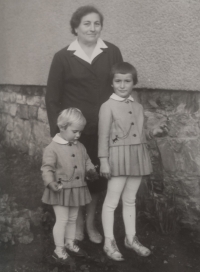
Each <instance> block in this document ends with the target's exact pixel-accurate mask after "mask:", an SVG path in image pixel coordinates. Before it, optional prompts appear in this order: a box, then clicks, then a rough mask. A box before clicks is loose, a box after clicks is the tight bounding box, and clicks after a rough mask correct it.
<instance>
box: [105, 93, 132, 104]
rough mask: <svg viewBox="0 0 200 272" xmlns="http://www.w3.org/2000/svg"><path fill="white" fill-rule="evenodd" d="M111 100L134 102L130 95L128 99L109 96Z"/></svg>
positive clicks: (113, 95)
mask: <svg viewBox="0 0 200 272" xmlns="http://www.w3.org/2000/svg"><path fill="white" fill-rule="evenodd" d="M110 98H111V99H114V100H117V101H125V100H130V101H132V102H133V101H134V99H133V97H132V96H131V95H129V97H128V98H123V97H120V96H119V95H117V94H115V93H113V94H112V95H111V96H110Z"/></svg>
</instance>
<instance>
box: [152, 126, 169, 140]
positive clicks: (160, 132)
mask: <svg viewBox="0 0 200 272" xmlns="http://www.w3.org/2000/svg"><path fill="white" fill-rule="evenodd" d="M168 131H169V129H168V127H167V124H166V123H162V124H160V125H159V126H158V127H155V128H154V129H153V130H152V134H153V136H157V137H161V136H165V135H167V134H168Z"/></svg>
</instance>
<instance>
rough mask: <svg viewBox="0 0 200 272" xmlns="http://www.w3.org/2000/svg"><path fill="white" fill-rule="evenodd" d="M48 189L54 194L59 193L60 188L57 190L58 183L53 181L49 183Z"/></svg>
mask: <svg viewBox="0 0 200 272" xmlns="http://www.w3.org/2000/svg"><path fill="white" fill-rule="evenodd" d="M48 187H49V188H50V189H51V190H52V191H54V192H59V191H60V190H61V188H59V186H58V183H57V182H55V181H52V182H50V183H49V184H48Z"/></svg>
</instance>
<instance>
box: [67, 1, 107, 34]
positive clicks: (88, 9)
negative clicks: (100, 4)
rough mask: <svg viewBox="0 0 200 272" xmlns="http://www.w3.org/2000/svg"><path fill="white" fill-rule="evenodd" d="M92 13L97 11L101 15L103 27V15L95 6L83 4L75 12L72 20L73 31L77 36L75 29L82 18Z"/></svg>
mask: <svg viewBox="0 0 200 272" xmlns="http://www.w3.org/2000/svg"><path fill="white" fill-rule="evenodd" d="M90 13H96V14H98V15H99V18H100V23H101V26H102V27H103V15H102V14H101V12H99V11H98V9H97V8H95V7H94V6H82V7H80V8H78V9H77V10H76V11H75V12H74V13H73V14H72V18H71V20H70V26H71V32H72V34H74V35H76V36H77V33H76V32H75V29H76V28H77V27H78V26H79V25H80V22H81V19H82V18H83V17H84V16H85V15H87V14H90Z"/></svg>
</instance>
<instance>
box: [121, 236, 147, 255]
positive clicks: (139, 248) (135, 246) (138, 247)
mask: <svg viewBox="0 0 200 272" xmlns="http://www.w3.org/2000/svg"><path fill="white" fill-rule="evenodd" d="M124 244H125V247H126V248H128V249H132V250H134V251H135V252H136V253H137V254H138V255H139V256H142V257H147V256H149V255H150V254H151V251H150V250H149V249H148V248H147V247H145V246H143V245H142V244H141V243H140V242H139V241H138V238H137V236H134V237H133V241H132V243H129V241H128V239H127V238H125V241H124Z"/></svg>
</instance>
